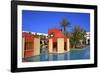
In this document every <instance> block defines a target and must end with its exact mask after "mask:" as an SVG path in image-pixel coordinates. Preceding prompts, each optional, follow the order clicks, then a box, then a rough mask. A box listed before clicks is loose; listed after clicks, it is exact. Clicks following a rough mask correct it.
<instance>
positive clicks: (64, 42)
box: [48, 28, 70, 53]
mask: <svg viewBox="0 0 100 73" xmlns="http://www.w3.org/2000/svg"><path fill="white" fill-rule="evenodd" d="M48 36H49V39H48V40H49V44H48V48H49V53H64V52H67V51H70V42H69V38H68V37H66V36H65V35H64V33H63V32H62V31H61V30H60V29H58V28H53V29H49V30H48Z"/></svg>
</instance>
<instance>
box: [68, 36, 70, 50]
mask: <svg viewBox="0 0 100 73" xmlns="http://www.w3.org/2000/svg"><path fill="white" fill-rule="evenodd" d="M67 51H70V40H69V38H67Z"/></svg>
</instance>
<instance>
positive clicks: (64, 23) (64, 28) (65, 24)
mask: <svg viewBox="0 0 100 73" xmlns="http://www.w3.org/2000/svg"><path fill="white" fill-rule="evenodd" d="M60 24H61V27H63V31H64V34H65V35H66V27H69V26H70V23H69V21H68V20H66V18H63V20H62V21H61V22H60Z"/></svg>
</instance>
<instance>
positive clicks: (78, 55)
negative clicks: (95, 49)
mask: <svg viewBox="0 0 100 73" xmlns="http://www.w3.org/2000/svg"><path fill="white" fill-rule="evenodd" d="M81 59H90V47H89V46H88V47H86V48H83V49H73V50H71V51H70V52H66V53H62V54H57V53H54V54H48V50H47V48H45V49H42V52H41V54H40V55H38V56H33V57H30V58H27V59H25V61H26V62H38V61H59V60H81Z"/></svg>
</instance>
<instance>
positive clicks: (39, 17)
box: [22, 10, 90, 33]
mask: <svg viewBox="0 0 100 73" xmlns="http://www.w3.org/2000/svg"><path fill="white" fill-rule="evenodd" d="M63 18H66V19H67V20H68V21H69V22H70V24H71V27H70V28H68V29H67V30H68V31H71V30H72V29H73V28H74V27H75V26H76V25H79V26H80V27H82V28H84V29H85V30H86V31H87V32H89V31H90V14H88V13H74V12H50V11H49V12H48V11H30V10H23V11H22V31H30V32H40V33H48V29H51V28H61V27H60V22H61V20H62V19H63Z"/></svg>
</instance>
